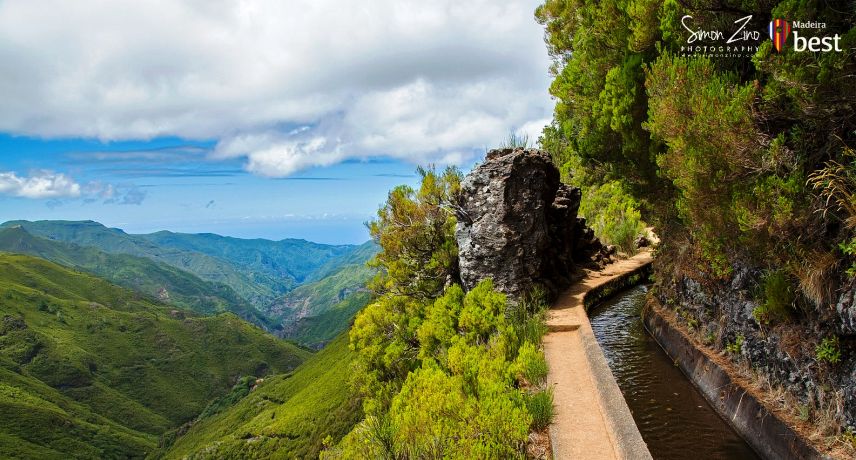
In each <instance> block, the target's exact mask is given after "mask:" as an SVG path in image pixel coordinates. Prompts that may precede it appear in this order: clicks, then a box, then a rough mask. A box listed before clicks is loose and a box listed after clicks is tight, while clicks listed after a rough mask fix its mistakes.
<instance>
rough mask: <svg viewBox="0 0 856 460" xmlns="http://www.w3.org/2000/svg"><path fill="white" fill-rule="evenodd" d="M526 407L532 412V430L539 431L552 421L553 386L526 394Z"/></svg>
mask: <svg viewBox="0 0 856 460" xmlns="http://www.w3.org/2000/svg"><path fill="white" fill-rule="evenodd" d="M526 408H527V410H528V411H529V413H530V414H532V426H531V428H532V430H534V431H541V430H543V429H545V428H547V427H548V426H550V423H552V422H553V415H554V409H553V387H550V388H548V389H546V390H544V391H539V392H537V393H534V394H530V395H526Z"/></svg>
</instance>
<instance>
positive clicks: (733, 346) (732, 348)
mask: <svg viewBox="0 0 856 460" xmlns="http://www.w3.org/2000/svg"><path fill="white" fill-rule="evenodd" d="M744 340H746V338H745V337H744V336H743V334H737V338H735V339H734V342H730V343H728V344H726V345H725V351H726V352H728V353H730V354H732V355H739V354H740V352H741V351H742V350H743V341H744Z"/></svg>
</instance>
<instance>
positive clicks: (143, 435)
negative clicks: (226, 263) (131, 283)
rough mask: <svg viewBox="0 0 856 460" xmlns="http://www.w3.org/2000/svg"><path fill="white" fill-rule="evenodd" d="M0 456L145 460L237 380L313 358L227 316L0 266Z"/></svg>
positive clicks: (34, 269)
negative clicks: (162, 439) (202, 314)
mask: <svg viewBox="0 0 856 460" xmlns="http://www.w3.org/2000/svg"><path fill="white" fill-rule="evenodd" d="M0 315H2V320H0V413H2V414H3V420H5V422H4V424H3V426H2V427H0V453H2V454H3V456H25V457H30V458H69V457H80V458H109V457H121V458H125V457H129V458H130V457H142V456H145V454H146V453H147V452H150V451H152V450H154V448H155V447H156V445H157V440H158V436H159V435H160V434H161V433H163V432H164V431H166V430H168V429H171V428H175V427H177V426H179V425H180V424H182V423H184V422H186V421H188V420H191V419H192V418H194V417H195V416H196V415H197V414H199V413H200V412H202V410H203V409H204V408H205V407H206V405H207V404H208V403H209V402H210V401H211V400H212V399H214V398H216V397H218V396H220V395H223V394H225V393H226V392H227V391H229V389H230V388H231V387H232V386H233V384H234V383H235V382H236V381H237V379H238V378H239V377H241V376H246V375H253V376H261V375H265V374H267V373H281V372H288V371H290V370H291V369H293V368H295V367H296V366H297V365H299V364H300V363H301V362H303V361H304V360H305V359H306V358H308V357H309V356H310V353H308V352H307V351H305V350H302V349H299V348H297V347H295V346H293V345H291V344H289V343H287V342H283V341H281V340H278V339H276V338H274V337H272V336H270V335H268V334H266V333H264V332H263V331H261V330H260V329H257V328H255V327H253V326H251V325H250V324H248V323H246V322H244V321H242V320H240V319H239V318H237V317H236V316H234V315H233V314H229V313H225V314H219V315H216V316H209V317H197V316H194V315H193V314H192V313H190V312H184V311H179V310H175V309H174V308H172V307H169V306H165V305H162V304H157V303H154V302H152V301H150V300H147V299H145V298H142V297H140V296H139V295H138V294H136V293H134V292H132V291H129V290H127V289H124V288H120V287H118V286H115V285H112V284H110V283H108V282H107V281H104V280H101V279H98V278H95V277H93V276H91V275H88V274H84V273H80V272H75V271H72V270H69V269H67V268H63V267H61V266H59V265H56V264H54V263H51V262H48V261H44V260H42V259H37V258H33V257H29V256H25V255H11V254H0Z"/></svg>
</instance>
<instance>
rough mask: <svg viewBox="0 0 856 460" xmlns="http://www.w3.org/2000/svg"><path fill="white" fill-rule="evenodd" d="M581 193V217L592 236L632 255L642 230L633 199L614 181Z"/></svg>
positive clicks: (637, 204) (588, 188) (636, 203)
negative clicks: (583, 218)
mask: <svg viewBox="0 0 856 460" xmlns="http://www.w3.org/2000/svg"><path fill="white" fill-rule="evenodd" d="M583 190H584V192H583V199H582V203H581V204H580V214H581V215H582V216H583V217H585V218H586V222H587V223H588V225H589V226H590V227H591V228H592V229H593V230H594V233H595V234H596V235H597V236H598V237H599V238H601V239H602V240H603V241H604V242H606V243H607V244H613V245H615V246H616V247H618V248H619V249H620V250H621V251H622V252H624V253H625V254H628V255H633V254H635V253H636V238H637V237H638V236H639V235H641V234H643V232H644V231H645V223H644V222H642V214H641V213H640V211H639V207H640V205H639V203H638V202H637V201H636V199H634V198H633V197H632V196H631V195H630V194H629V193H628V192H627V190H626V188H625V186H624V185H623V184H622V182H620V181H617V180H614V181H610V182H607V183H605V184H603V185H600V186H591V187H584V188H583Z"/></svg>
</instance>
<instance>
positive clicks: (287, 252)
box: [2, 221, 365, 309]
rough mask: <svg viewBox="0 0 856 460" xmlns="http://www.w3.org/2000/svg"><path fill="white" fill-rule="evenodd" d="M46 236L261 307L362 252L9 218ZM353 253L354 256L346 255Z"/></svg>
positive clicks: (286, 242) (341, 247)
mask: <svg viewBox="0 0 856 460" xmlns="http://www.w3.org/2000/svg"><path fill="white" fill-rule="evenodd" d="M16 226H20V227H23V228H24V229H26V230H27V231H28V232H30V233H31V234H33V235H35V236H38V237H42V238H47V239H50V240H55V241H61V242H65V243H74V244H77V245H79V246H87V247H95V248H97V249H100V250H101V251H104V252H107V253H111V254H127V255H132V256H138V257H145V258H148V259H151V260H154V261H157V262H162V263H165V264H168V265H170V266H173V267H175V268H179V269H181V270H185V271H188V272H190V273H192V274H194V275H196V276H197V277H199V278H201V279H202V280H205V281H210V282H214V283H222V284H225V285H227V286H229V287H231V288H232V289H233V290H234V291H235V293H237V294H238V295H239V296H240V297H242V298H243V299H245V300H247V301H248V302H249V303H250V304H251V305H253V306H254V307H256V308H257V309H264V308H265V307H267V306H269V305H270V304H272V303H273V302H275V301H276V300H277V299H278V298H280V297H281V296H282V295H283V294H285V293H287V292H288V291H290V290H291V289H293V288H294V287H296V286H297V285H299V284H301V283H303V282H305V281H307V280H318V279H321V278H322V277H323V276H319V275H323V274H324V273H330V272H332V271H335V270H336V269H337V268H338V267H339V266H341V265H343V264H348V263H349V262H350V261H351V260H356V259H359V258H361V257H362V255H361V254H362V253H361V252H360V251H364V250H365V249H364V248H363V247H362V246H352V245H324V244H318V243H311V242H308V241H305V240H294V239H286V240H282V241H270V240H264V239H253V240H244V239H239V238H230V237H224V236H219V235H214V234H199V235H191V234H183V233H172V232H157V233H152V234H149V235H131V234H128V233H125V232H123V231H122V230H119V229H115V228H107V227H105V226H104V225H102V224H99V223H97V222H92V221H81V222H77V221H37V222H29V221H10V222H6V223H5V224H3V225H2V227H7V228H8V227H16ZM352 253H355V256H354V257H356V259H354V258H349V257H350V256H351V255H352Z"/></svg>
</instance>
